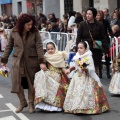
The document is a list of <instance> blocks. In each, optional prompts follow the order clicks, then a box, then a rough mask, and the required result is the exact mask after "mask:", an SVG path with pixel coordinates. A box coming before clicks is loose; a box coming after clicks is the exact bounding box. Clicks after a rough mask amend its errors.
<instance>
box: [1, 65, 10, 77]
mask: <svg viewBox="0 0 120 120" xmlns="http://www.w3.org/2000/svg"><path fill="white" fill-rule="evenodd" d="M9 74H10V70H9V68H8V67H6V66H2V67H1V68H0V75H1V76H3V77H8V76H9Z"/></svg>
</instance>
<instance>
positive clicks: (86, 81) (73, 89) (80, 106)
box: [63, 41, 110, 114]
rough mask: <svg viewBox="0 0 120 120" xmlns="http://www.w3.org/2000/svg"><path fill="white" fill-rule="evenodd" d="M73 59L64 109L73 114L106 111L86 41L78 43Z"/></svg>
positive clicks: (102, 92)
mask: <svg viewBox="0 0 120 120" xmlns="http://www.w3.org/2000/svg"><path fill="white" fill-rule="evenodd" d="M73 60H74V61H75V65H74V66H75V69H76V73H75V74H74V75H73V77H72V80H71V82H70V85H69V88H68V91H67V94H66V98H65V102H64V106H63V108H64V111H65V112H66V113H73V114H77V113H83V114H100V113H103V112H105V111H108V110H109V109H110V108H109V104H108V101H107V98H106V95H105V93H104V90H103V87H102V84H101V82H100V79H99V77H98V76H97V74H96V73H95V67H94V63H93V58H92V53H91V51H90V50H89V45H88V43H87V42H83V41H82V42H80V43H79V44H78V52H77V53H76V55H75V56H74V58H73Z"/></svg>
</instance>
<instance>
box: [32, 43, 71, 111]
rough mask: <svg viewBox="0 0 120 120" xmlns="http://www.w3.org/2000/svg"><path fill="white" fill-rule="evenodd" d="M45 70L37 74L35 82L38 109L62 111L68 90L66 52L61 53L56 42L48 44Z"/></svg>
mask: <svg viewBox="0 0 120 120" xmlns="http://www.w3.org/2000/svg"><path fill="white" fill-rule="evenodd" d="M46 51H47V52H46V53H45V60H46V66H45V68H44V69H42V70H41V71H39V72H38V73H36V75H35V80H34V88H35V102H36V106H35V108H36V109H41V110H45V111H62V108H63V103H64V99H65V96H66V92H67V89H68V81H69V80H68V78H67V76H66V73H67V72H69V71H67V70H66V69H65V59H66V58H67V56H66V53H65V52H60V51H58V50H57V47H56V45H55V43H54V42H52V41H50V42H48V43H47V44H46Z"/></svg>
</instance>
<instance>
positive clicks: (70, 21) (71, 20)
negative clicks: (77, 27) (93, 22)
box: [68, 11, 75, 28]
mask: <svg viewBox="0 0 120 120" xmlns="http://www.w3.org/2000/svg"><path fill="white" fill-rule="evenodd" d="M68 16H69V20H68V28H70V26H71V24H73V23H74V22H75V11H69V12H68Z"/></svg>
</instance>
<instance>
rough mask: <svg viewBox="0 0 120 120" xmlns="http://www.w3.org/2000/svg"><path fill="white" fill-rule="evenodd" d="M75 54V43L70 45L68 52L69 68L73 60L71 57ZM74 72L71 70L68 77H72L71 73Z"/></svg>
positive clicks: (72, 64)
mask: <svg viewBox="0 0 120 120" xmlns="http://www.w3.org/2000/svg"><path fill="white" fill-rule="evenodd" d="M75 55H76V45H75V44H73V45H71V46H70V53H69V57H68V60H67V62H68V67H69V68H71V67H73V66H74V61H73V57H74V56H75ZM74 73H75V70H73V71H71V72H70V74H68V78H69V79H72V76H73V74H74Z"/></svg>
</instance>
